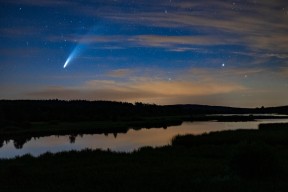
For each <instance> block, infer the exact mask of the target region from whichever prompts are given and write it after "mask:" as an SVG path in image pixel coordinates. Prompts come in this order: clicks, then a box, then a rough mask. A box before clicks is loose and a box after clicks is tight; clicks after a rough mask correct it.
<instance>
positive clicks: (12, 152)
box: [0, 119, 288, 158]
mask: <svg viewBox="0 0 288 192" xmlns="http://www.w3.org/2000/svg"><path fill="white" fill-rule="evenodd" d="M280 122H286V123H288V119H270V120H269V119H265V120H259V121H253V122H216V121H206V122H184V123H183V124H182V125H180V126H171V127H168V128H167V129H164V128H151V129H141V130H132V129H131V130H129V131H128V132H127V133H119V134H108V135H104V134H93V135H82V136H76V137H71V136H69V135H67V136H56V135H53V136H48V137H41V138H32V139H31V140H30V141H28V142H27V143H25V144H24V146H23V147H22V148H21V149H17V148H15V146H14V141H12V140H10V141H8V142H7V143H4V145H3V146H2V148H0V158H12V157H15V156H21V155H24V154H31V155H33V156H39V155H40V154H43V153H45V152H52V153H56V152H61V151H69V150H82V149H86V148H89V149H103V150H107V149H110V150H112V151H118V152H131V151H133V150H137V149H139V148H140V147H143V146H152V147H157V146H164V145H168V144H169V143H170V142H171V139H172V138H173V137H174V136H176V135H178V134H180V135H183V134H188V133H189V134H201V133H207V132H211V131H221V130H235V129H257V128H258V125H259V124H260V123H280Z"/></svg>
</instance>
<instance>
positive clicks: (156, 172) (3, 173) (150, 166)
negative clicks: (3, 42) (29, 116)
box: [0, 124, 288, 192]
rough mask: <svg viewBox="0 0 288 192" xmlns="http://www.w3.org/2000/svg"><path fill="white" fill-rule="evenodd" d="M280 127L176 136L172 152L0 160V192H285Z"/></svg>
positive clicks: (287, 177) (287, 161) (285, 137)
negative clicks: (36, 191) (39, 191)
mask: <svg viewBox="0 0 288 192" xmlns="http://www.w3.org/2000/svg"><path fill="white" fill-rule="evenodd" d="M277 127H278V128H277ZM279 127H281V128H279ZM285 127H287V124H282V125H280V124H273V125H270V128H267V125H266V126H265V129H259V130H237V131H224V132H223V131H220V132H213V133H210V134H203V135H199V136H193V135H186V136H178V137H175V138H174V139H173V141H172V143H171V146H166V147H160V148H155V149H153V148H150V147H146V148H141V149H140V150H138V151H135V152H133V153H115V152H109V151H100V150H95V151H91V150H85V151H80V152H75V151H74V152H63V153H57V154H50V153H47V154H44V155H41V156H40V157H38V158H34V157H31V156H29V155H26V156H24V157H20V158H15V159H11V160H0V177H1V180H0V186H1V191H19V189H21V190H24V189H25V190H30V191H33V190H40V189H41V191H76V190H77V191H83V190H85V191H97V190H99V191H135V190H136V191H211V190H212V191H245V192H246V191H247V190H248V189H249V191H262V192H263V191H267V192H268V191H269V192H271V191H285V190H286V189H287V187H288V184H287V183H288V158H287V157H288V151H287V146H288V143H287V141H288V134H287V133H288V131H287V129H286V128H285ZM274 130H275V131H274Z"/></svg>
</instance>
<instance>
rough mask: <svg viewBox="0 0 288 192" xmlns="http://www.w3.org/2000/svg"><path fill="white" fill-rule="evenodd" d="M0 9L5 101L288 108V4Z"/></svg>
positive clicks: (19, 0) (243, 1) (177, 1)
mask: <svg viewBox="0 0 288 192" xmlns="http://www.w3.org/2000/svg"><path fill="white" fill-rule="evenodd" d="M0 5H1V7H0V42H1V43H0V90H1V91H0V99H68V100H70V99H88V100H115V101H128V102H145V103H156V104H183V103H191V104H192V103H193V104H194V103H195V104H209V105H226V106H238V107H261V106H278V105H287V104H288V2H287V0H273V1H272V0H234V1H232V0H231V1H230V0H203V1H192V0H186V1H184V0H157V1H156V0H75V1H71V0H0ZM65 64H66V65H65ZM64 65H65V68H64Z"/></svg>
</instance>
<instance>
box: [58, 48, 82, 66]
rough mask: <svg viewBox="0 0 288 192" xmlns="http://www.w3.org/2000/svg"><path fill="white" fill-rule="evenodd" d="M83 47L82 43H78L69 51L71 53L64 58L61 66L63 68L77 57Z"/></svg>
mask: <svg viewBox="0 0 288 192" xmlns="http://www.w3.org/2000/svg"><path fill="white" fill-rule="evenodd" d="M83 49H84V44H78V45H77V46H76V47H75V48H74V49H73V51H72V52H71V54H70V55H69V57H68V58H67V59H66V61H65V64H64V66H63V68H64V69H65V68H66V67H67V66H68V65H69V63H70V62H71V61H72V60H73V59H74V58H75V57H77V56H78V55H79V54H80V53H81V51H82V50H83Z"/></svg>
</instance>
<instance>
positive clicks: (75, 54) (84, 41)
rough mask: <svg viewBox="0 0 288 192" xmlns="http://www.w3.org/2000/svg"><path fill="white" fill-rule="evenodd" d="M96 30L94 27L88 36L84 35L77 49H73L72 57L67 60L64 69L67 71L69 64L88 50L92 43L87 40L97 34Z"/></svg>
mask: <svg viewBox="0 0 288 192" xmlns="http://www.w3.org/2000/svg"><path fill="white" fill-rule="evenodd" d="M95 30H96V26H95V27H93V28H92V29H91V30H90V31H89V32H88V33H87V34H86V35H84V37H83V38H82V39H80V41H79V42H78V44H77V45H76V46H75V48H74V49H73V51H72V52H71V53H70V55H69V56H68V58H67V59H66V61H65V63H64V66H63V68H64V69H65V68H66V67H67V66H69V64H70V63H71V62H72V60H74V59H75V58H76V57H78V56H79V55H80V53H81V52H82V51H83V50H85V49H86V47H87V46H88V45H89V44H90V43H91V42H89V41H88V40H87V38H88V39H89V36H91V35H92V34H94V33H95Z"/></svg>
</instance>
